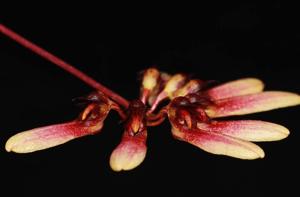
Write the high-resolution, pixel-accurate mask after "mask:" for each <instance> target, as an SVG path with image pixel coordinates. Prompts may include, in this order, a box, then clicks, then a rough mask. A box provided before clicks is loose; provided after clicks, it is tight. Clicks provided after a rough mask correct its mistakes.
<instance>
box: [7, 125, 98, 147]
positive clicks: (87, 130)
mask: <svg viewBox="0 0 300 197" xmlns="http://www.w3.org/2000/svg"><path fill="white" fill-rule="evenodd" d="M101 128H102V123H100V124H99V125H97V126H95V125H94V126H93V127H90V126H86V125H85V124H84V123H83V122H81V121H72V122H69V123H63V124H56V125H51V126H45V127H40V128H36V129H32V130H28V131H24V132H21V133H18V134H16V135H14V136H12V137H11V138H9V139H8V141H7V142H6V145H5V149H6V151H8V152H10V151H12V152H16V153H30V152H34V151H38V150H43V149H47V148H50V147H54V146H57V145H60V144H63V143H66V142H68V141H70V140H72V139H75V138H78V137H82V136H85V135H89V134H94V133H95V132H96V131H99V130H100V129H101Z"/></svg>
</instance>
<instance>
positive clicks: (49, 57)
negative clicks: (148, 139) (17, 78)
mask: <svg viewBox="0 0 300 197" xmlns="http://www.w3.org/2000/svg"><path fill="white" fill-rule="evenodd" d="M0 32H1V33H2V34H4V35H5V36H7V37H9V38H11V39H12V40H14V41H15V42H17V43H19V44H20V45H22V46H24V47H26V48H28V49H30V50H31V51H33V52H34V53H36V54H38V55H39V56H41V57H43V58H45V59H46V60H48V61H50V62H52V63H54V64H55V65H57V66H58V67H60V68H62V69H64V70H65V71H67V72H69V73H70V74H72V75H74V76H76V77H77V78H79V79H80V80H82V81H83V82H85V83H86V84H88V85H89V86H91V87H93V88H95V89H96V90H99V91H101V92H103V93H104V94H106V95H107V96H108V97H110V98H111V99H112V100H114V101H116V102H117V103H119V104H120V105H122V106H124V107H126V108H127V107H128V105H129V102H128V101H127V100H126V99H124V98H123V97H121V96H120V95H118V94H117V93H115V92H113V91H112V90H110V89H108V88H107V87H105V86H104V85H102V84H100V83H99V82H97V81H95V80H94V79H93V78H91V77H89V76H88V75H86V74H84V73H83V72H81V71H80V70H78V69H77V68H75V67H73V66H72V65H70V64H68V63H67V62H65V61H63V60H62V59H60V58H58V57H56V56H55V55H53V54H51V53H49V52H48V51H46V50H45V49H42V48H41V47H39V46H37V45H36V44H34V43H32V42H30V41H29V40H27V39H25V38H24V37H22V36H20V35H18V34H17V33H15V32H14V31H12V30H10V29H9V28H7V27H5V26H4V25H3V24H0Z"/></svg>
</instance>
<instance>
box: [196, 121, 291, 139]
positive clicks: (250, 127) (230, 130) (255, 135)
mask: <svg viewBox="0 0 300 197" xmlns="http://www.w3.org/2000/svg"><path fill="white" fill-rule="evenodd" d="M197 127H198V129H200V130H205V131H207V132H214V133H219V134H223V135H228V136H232V137H235V138H239V139H243V140H246V141H253V142H263V141H276V140H282V139H284V138H286V137H287V136H288V135H289V130H288V129H287V128H285V127H284V126H281V125H278V124H274V123H270V122H265V121H259V120H238V121H212V122H211V123H198V124H197Z"/></svg>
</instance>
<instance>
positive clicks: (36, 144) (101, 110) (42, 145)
mask: <svg viewBox="0 0 300 197" xmlns="http://www.w3.org/2000/svg"><path fill="white" fill-rule="evenodd" d="M84 100H85V101H86V102H88V103H89V104H88V105H87V107H86V108H85V109H84V110H83V112H82V113H81V114H80V116H79V117H78V118H77V119H76V120H73V121H70V122H67V123H62V124H55V125H51V126H45V127H40V128H36V129H32V130H29V131H23V132H20V133H18V134H16V135H14V136H12V137H11V138H9V140H8V141H7V142H6V145H5V149H6V151H8V152H10V151H13V152H16V153H29V152H34V151H37V150H42V149H46V148H50V147H53V146H57V145H60V144H63V143H66V142H68V141H70V140H73V139H75V138H79V137H82V136H85V135H93V134H96V133H98V132H100V131H101V129H102V127H103V122H104V120H105V118H106V117H107V115H108V113H109V111H110V110H111V109H112V108H115V104H114V103H113V102H112V101H111V100H109V99H108V98H107V97H106V96H105V95H104V94H103V93H101V92H95V93H92V94H90V95H89V96H88V97H86V98H84Z"/></svg>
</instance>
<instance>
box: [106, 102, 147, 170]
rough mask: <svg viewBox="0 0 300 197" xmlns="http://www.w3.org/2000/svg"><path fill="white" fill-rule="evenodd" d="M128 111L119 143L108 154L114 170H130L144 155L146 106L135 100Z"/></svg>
mask: <svg viewBox="0 0 300 197" xmlns="http://www.w3.org/2000/svg"><path fill="white" fill-rule="evenodd" d="M128 111H129V113H128V120H127V121H126V123H125V131H124V134H123V137H122V140H121V143H120V144H119V145H118V146H117V147H116V149H115V150H114V151H113V152H112V154H111V156H110V166H111V168H112V169H113V170H115V171H121V170H131V169H133V168H135V167H136V166H138V165H139V164H140V163H142V162H143V160H144V159H145V157H146V152H147V147H146V139H147V128H146V117H145V115H146V106H145V104H144V103H143V102H142V101H140V100H135V101H132V102H131V103H130V105H129V110H128Z"/></svg>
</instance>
